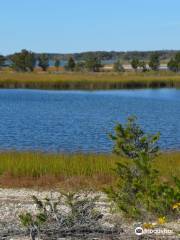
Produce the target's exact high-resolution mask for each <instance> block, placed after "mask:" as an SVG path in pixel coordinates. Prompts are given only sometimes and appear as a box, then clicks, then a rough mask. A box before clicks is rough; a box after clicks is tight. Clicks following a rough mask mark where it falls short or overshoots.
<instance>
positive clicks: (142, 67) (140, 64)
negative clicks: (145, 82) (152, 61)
mask: <svg viewBox="0 0 180 240" xmlns="http://www.w3.org/2000/svg"><path fill="white" fill-rule="evenodd" d="M139 67H140V68H141V69H142V71H143V72H146V71H147V67H146V63H145V62H144V61H140V62H139Z"/></svg>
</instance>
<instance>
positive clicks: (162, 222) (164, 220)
mask: <svg viewBox="0 0 180 240" xmlns="http://www.w3.org/2000/svg"><path fill="white" fill-rule="evenodd" d="M165 222H166V217H165V216H164V217H160V218H158V223H159V224H164V223H165Z"/></svg>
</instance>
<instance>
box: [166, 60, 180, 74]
mask: <svg viewBox="0 0 180 240" xmlns="http://www.w3.org/2000/svg"><path fill="white" fill-rule="evenodd" d="M167 66H168V69H169V70H170V71H173V72H178V70H179V67H180V66H178V63H177V62H176V60H175V59H173V58H171V59H170V61H169V62H168V65H167Z"/></svg>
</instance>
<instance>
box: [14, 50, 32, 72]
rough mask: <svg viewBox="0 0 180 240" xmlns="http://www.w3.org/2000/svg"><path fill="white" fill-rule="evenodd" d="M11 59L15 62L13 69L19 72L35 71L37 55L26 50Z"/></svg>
mask: <svg viewBox="0 0 180 240" xmlns="http://www.w3.org/2000/svg"><path fill="white" fill-rule="evenodd" d="M10 59H11V61H12V62H13V64H12V67H13V68H14V69H15V70H17V71H23V72H26V71H33V69H34V67H35V64H36V58H35V54H34V53H33V52H30V51H27V50H25V49H23V50H22V51H21V52H19V53H15V54H13V55H12V56H11V58H10Z"/></svg>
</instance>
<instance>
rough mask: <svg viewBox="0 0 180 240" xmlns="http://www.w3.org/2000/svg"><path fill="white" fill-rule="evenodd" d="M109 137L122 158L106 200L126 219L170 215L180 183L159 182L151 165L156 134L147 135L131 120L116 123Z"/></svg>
mask: <svg viewBox="0 0 180 240" xmlns="http://www.w3.org/2000/svg"><path fill="white" fill-rule="evenodd" d="M110 137H111V139H112V140H113V142H114V148H113V151H114V153H115V154H117V155H120V156H121V157H123V158H120V161H119V162H118V163H117V167H116V173H117V175H118V176H119V181H118V183H117V184H116V185H115V186H112V187H111V188H108V189H107V191H106V192H107V193H108V195H109V197H110V198H111V199H112V200H113V201H114V202H115V203H116V204H117V207H118V208H119V209H120V210H121V211H123V212H124V213H125V215H126V216H128V217H132V218H138V219H141V220H143V219H145V218H148V217H151V216H152V214H154V215H155V216H156V217H157V216H166V215H168V214H169V215H172V213H173V210H172V206H173V204H174V203H177V202H179V201H180V180H179V179H178V178H177V177H176V178H174V180H175V182H174V185H173V184H171V183H168V182H162V181H160V180H159V172H158V171H157V169H155V168H154V164H153V163H154V160H155V159H156V156H157V155H158V154H159V147H158V144H157V141H158V140H159V134H155V135H149V134H146V133H145V132H144V131H143V130H142V129H141V128H140V126H139V125H138V124H137V123H136V118H135V117H130V118H128V121H127V123H126V124H125V125H124V126H123V125H122V124H117V125H116V127H115V134H114V135H112V134H111V135H110Z"/></svg>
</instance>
